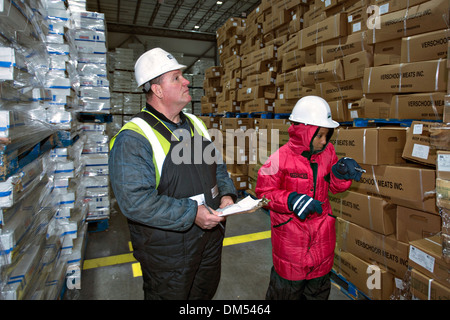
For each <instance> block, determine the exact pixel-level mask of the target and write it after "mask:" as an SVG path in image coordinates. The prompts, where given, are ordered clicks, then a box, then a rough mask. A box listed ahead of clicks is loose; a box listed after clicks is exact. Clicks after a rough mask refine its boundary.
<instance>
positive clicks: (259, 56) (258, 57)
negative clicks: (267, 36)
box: [241, 45, 277, 67]
mask: <svg viewBox="0 0 450 320" xmlns="http://www.w3.org/2000/svg"><path fill="white" fill-rule="evenodd" d="M276 57H277V56H276V51H275V46H274V45H270V46H267V47H264V48H261V49H259V50H256V51H253V52H251V53H249V54H246V55H244V56H242V63H241V66H242V67H246V66H249V65H251V64H253V63H256V62H259V61H267V60H271V59H276Z"/></svg>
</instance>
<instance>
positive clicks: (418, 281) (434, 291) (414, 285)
mask: <svg viewBox="0 0 450 320" xmlns="http://www.w3.org/2000/svg"><path fill="white" fill-rule="evenodd" d="M410 288H411V289H410V290H411V293H412V295H413V296H414V297H415V298H417V299H420V300H450V288H448V287H447V286H445V285H443V284H441V283H440V282H438V281H434V279H433V278H430V277H428V276H426V275H424V274H423V273H421V272H419V271H417V270H416V269H412V270H411V284H410Z"/></svg>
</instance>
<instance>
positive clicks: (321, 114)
mask: <svg viewBox="0 0 450 320" xmlns="http://www.w3.org/2000/svg"><path fill="white" fill-rule="evenodd" d="M289 120H290V121H293V122H300V123H304V124H311V125H314V126H318V127H324V128H337V127H339V123H338V122H336V121H334V120H333V119H331V110H330V106H329V105H328V103H327V102H326V101H325V99H323V98H321V97H317V96H306V97H303V98H301V99H300V100H298V101H297V103H296V104H295V106H294V109H293V110H292V113H291V115H290V117H289Z"/></svg>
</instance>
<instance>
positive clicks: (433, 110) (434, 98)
mask: <svg viewBox="0 0 450 320" xmlns="http://www.w3.org/2000/svg"><path fill="white" fill-rule="evenodd" d="M444 105H445V93H444V92H427V93H416V94H402V95H395V96H393V97H392V101H391V108H390V114H388V116H387V117H386V118H395V119H422V120H438V121H439V120H442V117H443V112H444Z"/></svg>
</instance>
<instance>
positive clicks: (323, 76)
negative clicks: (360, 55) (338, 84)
mask: <svg viewBox="0 0 450 320" xmlns="http://www.w3.org/2000/svg"><path fill="white" fill-rule="evenodd" d="M300 74H301V80H302V85H304V86H311V85H314V84H315V83H319V82H328V81H342V80H344V68H343V65H342V60H341V59H336V60H333V61H330V62H325V63H322V64H316V65H312V66H306V67H303V68H301V72H300Z"/></svg>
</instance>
